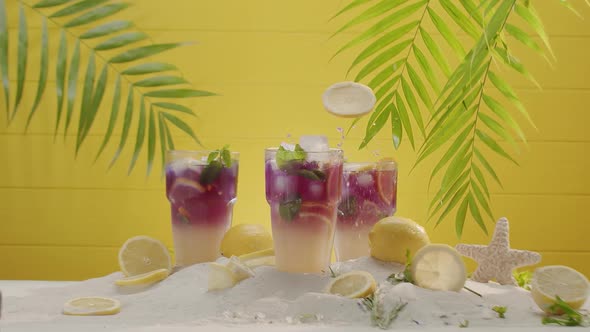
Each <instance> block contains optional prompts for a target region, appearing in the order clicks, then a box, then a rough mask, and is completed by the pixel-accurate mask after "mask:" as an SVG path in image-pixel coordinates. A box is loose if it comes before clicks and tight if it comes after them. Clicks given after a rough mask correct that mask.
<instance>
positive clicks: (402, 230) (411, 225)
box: [369, 217, 430, 264]
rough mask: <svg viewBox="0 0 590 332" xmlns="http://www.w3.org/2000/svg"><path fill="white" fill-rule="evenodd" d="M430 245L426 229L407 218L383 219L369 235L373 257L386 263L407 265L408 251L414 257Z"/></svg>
mask: <svg viewBox="0 0 590 332" xmlns="http://www.w3.org/2000/svg"><path fill="white" fill-rule="evenodd" d="M429 243H430V239H429V238H428V234H426V231H425V230H424V227H422V226H420V225H419V224H417V223H416V222H414V221H413V220H411V219H406V218H400V217H387V218H383V219H381V220H379V222H377V223H376V224H375V225H374V226H373V228H372V229H371V232H370V233H369V246H370V248H371V256H373V257H374V258H377V259H378V260H382V261H386V262H397V263H401V264H405V263H406V251H408V250H409V251H410V254H411V255H414V254H415V253H416V252H418V250H419V249H420V248H422V247H424V246H425V245H427V244H429Z"/></svg>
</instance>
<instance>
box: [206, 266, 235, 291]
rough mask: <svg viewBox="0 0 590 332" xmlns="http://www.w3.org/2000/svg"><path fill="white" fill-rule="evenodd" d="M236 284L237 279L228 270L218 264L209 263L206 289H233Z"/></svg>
mask: <svg viewBox="0 0 590 332" xmlns="http://www.w3.org/2000/svg"><path fill="white" fill-rule="evenodd" d="M237 283H238V278H237V277H236V275H235V274H234V273H233V272H232V270H231V269H230V268H228V267H227V266H225V265H221V264H219V263H209V282H208V289H209V290H210V291H212V290H220V289H226V288H230V287H233V286H234V285H235V284H237Z"/></svg>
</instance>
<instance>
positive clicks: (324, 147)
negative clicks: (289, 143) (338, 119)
mask: <svg viewBox="0 0 590 332" xmlns="http://www.w3.org/2000/svg"><path fill="white" fill-rule="evenodd" d="M299 145H300V146H301V147H302V148H303V150H305V151H307V152H325V151H329V150H330V146H329V145H328V138H327V137H326V136H321V135H303V136H301V137H299Z"/></svg>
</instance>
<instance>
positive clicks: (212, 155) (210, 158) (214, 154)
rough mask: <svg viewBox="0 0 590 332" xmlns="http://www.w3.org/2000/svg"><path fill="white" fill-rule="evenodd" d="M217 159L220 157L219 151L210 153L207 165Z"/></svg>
mask: <svg viewBox="0 0 590 332" xmlns="http://www.w3.org/2000/svg"><path fill="white" fill-rule="evenodd" d="M217 157H219V150H215V151H213V152H211V153H209V156H207V163H210V162H212V161H213V160H215V159H217Z"/></svg>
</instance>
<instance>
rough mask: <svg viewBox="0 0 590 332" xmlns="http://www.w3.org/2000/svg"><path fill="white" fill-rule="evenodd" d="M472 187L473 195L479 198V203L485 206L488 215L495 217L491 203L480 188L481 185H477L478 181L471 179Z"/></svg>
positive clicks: (491, 217)
mask: <svg viewBox="0 0 590 332" xmlns="http://www.w3.org/2000/svg"><path fill="white" fill-rule="evenodd" d="M471 189H472V191H471V192H472V193H473V195H474V196H475V198H476V199H477V202H478V203H479V205H481V207H483V209H484V211H485V212H486V213H487V215H488V217H490V219H494V214H493V213H492V209H490V205H489V203H488V200H487V198H486V197H485V196H484V194H483V192H482V191H481V189H480V188H479V186H478V185H477V182H475V181H473V180H471Z"/></svg>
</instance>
